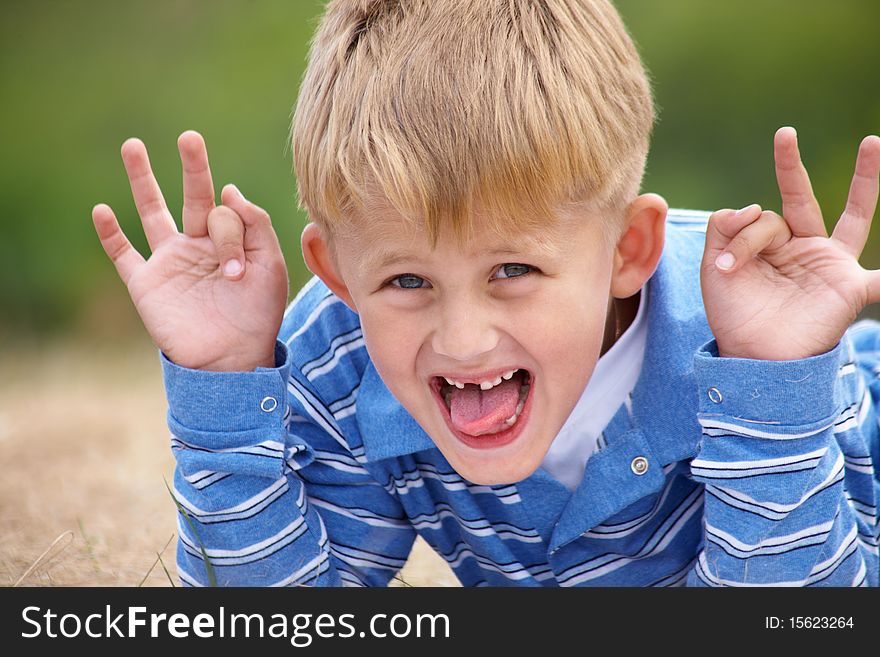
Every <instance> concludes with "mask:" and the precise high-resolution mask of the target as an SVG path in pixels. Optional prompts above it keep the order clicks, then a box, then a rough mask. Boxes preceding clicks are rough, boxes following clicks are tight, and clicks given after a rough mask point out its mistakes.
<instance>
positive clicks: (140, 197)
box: [121, 137, 177, 251]
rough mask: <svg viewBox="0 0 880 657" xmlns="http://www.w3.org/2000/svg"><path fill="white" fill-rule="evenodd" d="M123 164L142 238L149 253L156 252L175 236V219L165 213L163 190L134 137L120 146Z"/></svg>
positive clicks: (166, 208)
mask: <svg viewBox="0 0 880 657" xmlns="http://www.w3.org/2000/svg"><path fill="white" fill-rule="evenodd" d="M121 150H122V162H123V164H124V165H125V171H126V173H127V174H128V182H129V184H130V185H131V194H132V196H133V197H134V204H135V205H136V206H137V210H138V214H139V215H140V218H141V223H142V224H143V227H144V234H145V235H146V236H147V242H149V244H150V249H152V250H153V251H155V250H156V247H157V246H159V244H161V243H162V242H163V241H165V240H166V239H168V238H169V237H171V236H173V235H176V234H177V226H176V225H175V223H174V218H173V217H172V216H171V213H170V212H168V206H166V205H165V199H164V198H163V197H162V190H161V189H159V183H158V182H156V178H155V176H154V175H153V170H152V169H151V168H150V159H149V157H148V156H147V148H146V146H144V143H143V142H142V141H141V140H140V139H137V138H135V137H132V138H131V139H126V140H125V143H123V144H122V149H121Z"/></svg>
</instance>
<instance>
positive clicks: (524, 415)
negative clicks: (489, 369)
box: [431, 368, 534, 448]
mask: <svg viewBox="0 0 880 657" xmlns="http://www.w3.org/2000/svg"><path fill="white" fill-rule="evenodd" d="M486 385H488V384H486ZM533 387H534V378H533V377H532V375H531V374H530V373H529V371H528V370H526V369H523V368H520V369H517V370H515V371H514V372H513V375H512V376H509V378H508V379H505V380H503V381H501V382H500V383H498V384H496V385H495V386H493V387H491V388H486V389H483V388H481V386H480V385H478V384H473V383H465V384H463V387H462V385H461V384H459V385H458V386H456V385H453V384H450V383H449V382H448V381H447V380H446V379H444V378H443V377H434V379H433V380H432V381H431V389H432V391H433V393H434V397H435V399H436V400H437V405H438V407H439V409H440V412H441V414H442V415H443V418H444V420H445V421H446V424H447V426H448V427H449V429H450V431H451V432H452V433H453V434H454V435H455V436H456V437H457V438H458V439H459V440H461V441H462V442H464V443H465V444H467V445H468V446H471V447H478V448H488V447H498V446H500V445H503V444H506V443H509V442H511V441H513V440H514V439H515V438H516V437H517V436H518V435H519V433H520V432H521V431H522V428H523V427H524V426H525V424H526V423H527V421H528V416H529V409H530V407H531V404H530V402H531V398H532V396H533V395H532V394H531V391H532V389H533Z"/></svg>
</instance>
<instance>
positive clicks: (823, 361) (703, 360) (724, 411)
mask: <svg viewBox="0 0 880 657" xmlns="http://www.w3.org/2000/svg"><path fill="white" fill-rule="evenodd" d="M846 357H847V352H846V350H845V349H844V348H843V346H842V342H838V343H837V345H836V346H835V347H834V348H833V349H832V350H830V351H827V352H825V353H824V354H819V355H818V356H811V357H810V358H803V359H799V360H754V359H750V358H722V357H720V356H719V355H718V345H717V343H716V342H715V340H710V341H709V342H707V343H706V344H704V345H703V346H702V347H700V348H699V349H698V350H697V352H696V354H695V356H694V374H695V376H696V381H697V387H698V391H699V412H700V413H701V414H706V415H724V416H727V417H732V418H738V419H751V420H756V421H766V422H768V423H778V424H781V425H800V426H803V425H809V424H813V423H817V422H819V423H821V422H824V421H825V420H827V418H829V417H832V416H834V415H835V414H836V411H837V399H836V395H835V394H834V390H835V382H836V381H837V376H838V371H839V369H840V367H841V366H842V365H843V364H844V361H843V359H845V358H846Z"/></svg>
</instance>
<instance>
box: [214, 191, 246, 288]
mask: <svg viewBox="0 0 880 657" xmlns="http://www.w3.org/2000/svg"><path fill="white" fill-rule="evenodd" d="M244 231H245V226H244V223H243V222H242V220H241V217H239V216H238V214H236V212H235V211H234V210H233V209H232V208H229V207H226V206H225V205H218V206H217V207H216V208H214V209H213V210H211V212H210V213H209V214H208V234H209V235H210V236H211V241H212V242H214V247H215V248H216V249H217V258H218V260H220V271H221V272H222V273H223V276H224V278H228V279H229V280H233V281H234V280H238V279H240V278H241V277H242V276H244V268H245V257H244Z"/></svg>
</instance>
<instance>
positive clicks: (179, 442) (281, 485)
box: [161, 341, 415, 586]
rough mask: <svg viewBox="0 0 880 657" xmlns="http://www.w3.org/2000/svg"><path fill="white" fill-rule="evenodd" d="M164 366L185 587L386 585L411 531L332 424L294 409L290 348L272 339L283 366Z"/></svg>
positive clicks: (405, 550)
mask: <svg viewBox="0 0 880 657" xmlns="http://www.w3.org/2000/svg"><path fill="white" fill-rule="evenodd" d="M161 358H162V368H163V374H164V378H165V387H166V393H167V397H168V426H169V429H170V430H171V448H172V452H173V453H174V456H175V459H176V468H175V473H174V485H173V489H172V495H173V497H174V500H175V504H176V505H177V509H178V546H177V570H178V575H179V577H180V580H181V582H182V584H184V585H188V586H208V585H217V586H297V585H306V586H342V585H358V586H384V585H387V583H388V582H389V581H390V579H391V578H392V577H393V576H394V575H395V574H396V573H397V571H398V570H399V569H400V567H402V566H403V564H404V563H405V561H406V558H407V555H408V554H409V552H410V549H411V548H412V544H413V540H414V539H415V532H414V530H413V528H412V526H411V524H410V523H409V522H408V520H407V519H406V516H405V513H404V512H403V510H402V508H401V507H400V505H399V503H398V502H397V500H396V499H395V498H393V497H392V496H391V495H390V494H389V493H388V492H387V491H386V490H385V489H384V488H383V487H382V486H381V485H379V484H378V482H376V481H375V480H374V479H373V478H372V476H371V475H370V474H369V473H368V472H367V470H366V469H364V468H363V467H362V466H361V464H359V463H358V462H357V461H356V460H355V459H354V458H353V457H352V455H351V454H350V453H348V452H347V450H346V449H345V447H344V445H343V444H341V443H340V441H338V440H334V439H332V438H331V437H328V435H327V434H328V431H327V427H326V426H325V427H322V426H320V424H319V422H317V421H315V419H314V418H309V417H305V416H304V415H303V414H299V413H297V412H296V410H295V407H294V406H293V405H292V404H291V403H290V399H291V397H292V395H291V393H289V384H290V382H289V376H290V368H291V359H290V352H289V349H288V348H287V346H286V345H285V344H284V343H283V342H280V341H279V342H276V347H275V364H276V367H274V368H257V369H256V370H254V371H253V372H204V371H198V370H191V369H187V368H184V367H181V366H179V365H176V364H175V363H173V362H172V361H170V360H169V359H168V358H167V357H166V356H165V355H164V354H162V356H161ZM316 445H319V447H316ZM328 462H330V463H332V465H333V466H334V467H328V466H326V465H325V464H326V463H328ZM322 464H324V465H322ZM312 470H314V471H315V473H316V474H315V475H313V476H312V479H314V480H315V483H306V481H305V479H304V477H303V476H302V475H303V473H308V472H310V471H312ZM315 491H319V492H318V494H317V496H315V495H313V493H314V492H315Z"/></svg>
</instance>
